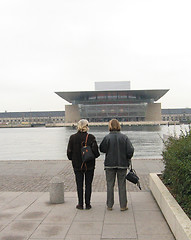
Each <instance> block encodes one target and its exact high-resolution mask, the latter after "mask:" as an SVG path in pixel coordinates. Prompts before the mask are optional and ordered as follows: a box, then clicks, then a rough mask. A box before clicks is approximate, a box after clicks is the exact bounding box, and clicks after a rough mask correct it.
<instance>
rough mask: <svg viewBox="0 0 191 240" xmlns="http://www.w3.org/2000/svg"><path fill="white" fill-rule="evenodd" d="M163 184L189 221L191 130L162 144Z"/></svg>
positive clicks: (190, 205)
mask: <svg viewBox="0 0 191 240" xmlns="http://www.w3.org/2000/svg"><path fill="white" fill-rule="evenodd" d="M164 144H165V149H164V151H163V152H162V156H163V161H164V165H165V166H164V171H163V175H162V178H163V182H164V184H165V185H166V186H167V187H168V188H169V190H170V192H171V193H172V195H173V196H174V197H175V199H176V200H177V202H178V203H179V204H180V206H181V207H182V209H183V210H184V211H185V213H186V214H187V215H188V217H189V218H190V219H191V129H189V131H185V132H183V131H182V132H181V134H180V136H179V137H177V136H171V137H169V138H168V140H167V141H165V142H164Z"/></svg>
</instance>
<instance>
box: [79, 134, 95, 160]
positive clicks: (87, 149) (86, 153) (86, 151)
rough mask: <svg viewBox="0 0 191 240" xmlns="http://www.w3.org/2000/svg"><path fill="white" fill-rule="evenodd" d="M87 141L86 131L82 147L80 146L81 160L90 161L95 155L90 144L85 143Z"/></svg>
mask: <svg viewBox="0 0 191 240" xmlns="http://www.w3.org/2000/svg"><path fill="white" fill-rule="evenodd" d="M87 141H88V133H87V136H86V140H85V143H84V146H82V148H81V153H82V162H89V161H92V160H94V159H95V155H94V153H93V152H92V149H91V146H88V145H87Z"/></svg>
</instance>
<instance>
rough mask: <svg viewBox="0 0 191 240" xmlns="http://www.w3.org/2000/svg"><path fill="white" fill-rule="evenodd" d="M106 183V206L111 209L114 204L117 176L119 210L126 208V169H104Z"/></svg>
mask: <svg viewBox="0 0 191 240" xmlns="http://www.w3.org/2000/svg"><path fill="white" fill-rule="evenodd" d="M105 172H106V181H107V206H108V207H109V208H112V207H113V204H114V185H115V178H116V175H117V182H118V192H119V203H120V207H121V208H125V207H127V192H126V179H125V176H126V174H127V169H120V168H106V169H105Z"/></svg>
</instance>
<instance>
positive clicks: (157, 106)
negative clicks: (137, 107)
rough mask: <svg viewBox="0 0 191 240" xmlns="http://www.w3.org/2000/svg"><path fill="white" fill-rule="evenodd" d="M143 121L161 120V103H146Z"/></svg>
mask: <svg viewBox="0 0 191 240" xmlns="http://www.w3.org/2000/svg"><path fill="white" fill-rule="evenodd" d="M145 121H162V115H161V103H148V104H147V108H146V115H145Z"/></svg>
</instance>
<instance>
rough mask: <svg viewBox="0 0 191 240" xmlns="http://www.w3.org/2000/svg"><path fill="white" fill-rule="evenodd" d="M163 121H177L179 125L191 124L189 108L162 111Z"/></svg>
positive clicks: (190, 110) (190, 109)
mask: <svg viewBox="0 0 191 240" xmlns="http://www.w3.org/2000/svg"><path fill="white" fill-rule="evenodd" d="M162 120H163V121H178V122H180V123H183V122H185V123H190V122H191V108H170V109H162Z"/></svg>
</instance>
